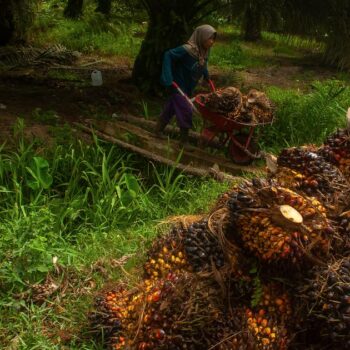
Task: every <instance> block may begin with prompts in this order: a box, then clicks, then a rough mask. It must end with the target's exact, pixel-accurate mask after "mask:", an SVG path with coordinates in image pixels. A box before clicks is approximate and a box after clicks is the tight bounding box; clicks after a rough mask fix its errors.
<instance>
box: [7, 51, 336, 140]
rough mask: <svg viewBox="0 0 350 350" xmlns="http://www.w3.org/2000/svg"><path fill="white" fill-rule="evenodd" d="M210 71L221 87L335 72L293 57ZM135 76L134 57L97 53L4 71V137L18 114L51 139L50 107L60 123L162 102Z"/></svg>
mask: <svg viewBox="0 0 350 350" xmlns="http://www.w3.org/2000/svg"><path fill="white" fill-rule="evenodd" d="M94 62H95V63H94ZM91 63H92V64H91ZM94 69H99V70H101V71H102V74H103V80H104V83H103V85H102V86H100V87H93V86H91V83H90V79H91V78H90V74H91V72H92V71H93V70H94ZM211 73H212V77H213V79H214V81H215V82H216V84H217V86H225V85H228V84H239V86H240V87H241V88H245V89H248V88H252V87H255V88H258V89H264V88H266V87H267V86H271V85H274V86H278V87H281V88H293V89H301V90H305V89H306V87H307V86H308V84H309V83H310V81H312V80H316V79H319V80H323V79H328V78H331V77H333V76H334V75H335V72H334V71H331V70H325V69H322V68H320V67H312V66H311V67H310V66H307V67H305V66H302V65H293V64H291V63H290V62H288V61H284V62H283V61H281V62H280V63H279V64H278V65H275V66H272V67H268V68H254V69H248V70H242V71H239V72H236V73H234V76H232V77H231V76H229V75H228V73H227V72H224V71H222V70H220V69H219V68H217V67H212V69H211ZM230 74H232V73H230ZM130 76H131V62H130V61H129V60H127V59H125V60H123V59H120V58H103V59H100V58H99V57H93V56H85V57H83V58H81V59H79V60H78V61H77V62H76V64H75V65H72V66H59V67H34V68H33V67H31V68H28V67H27V68H23V67H21V68H16V69H11V70H7V71H6V70H2V71H0V142H3V141H4V140H5V139H6V138H8V137H11V135H12V126H13V124H14V122H15V121H16V119H17V118H18V117H20V118H23V119H24V120H25V125H26V127H27V133H28V134H30V135H34V136H37V137H40V138H42V139H44V140H48V139H49V138H50V133H49V128H48V125H46V124H50V123H49V122H46V121H45V113H46V112H47V111H52V112H54V113H55V114H56V115H57V116H58V121H59V123H60V124H64V123H67V122H68V123H71V122H73V121H78V120H80V119H82V118H97V119H99V118H106V116H111V115H112V114H113V113H119V114H122V113H129V114H134V115H140V114H142V113H143V112H144V111H143V110H142V103H141V101H143V100H144V101H147V103H148V104H149V106H151V105H152V104H153V105H156V106H158V105H159V106H161V105H162V104H163V101H162V99H160V98H149V97H146V96H143V95H142V94H141V93H140V92H139V91H138V89H137V88H136V87H135V86H134V85H132V83H131V81H130ZM159 108H160V107H159ZM38 109H39V111H41V114H42V118H41V120H39V121H38V120H35V118H34V117H33V114H34V112H35V110H38ZM52 112H51V113H52ZM150 114H151V118H152V117H153V116H152V114H154V113H153V112H152V111H150ZM154 117H155V116H154Z"/></svg>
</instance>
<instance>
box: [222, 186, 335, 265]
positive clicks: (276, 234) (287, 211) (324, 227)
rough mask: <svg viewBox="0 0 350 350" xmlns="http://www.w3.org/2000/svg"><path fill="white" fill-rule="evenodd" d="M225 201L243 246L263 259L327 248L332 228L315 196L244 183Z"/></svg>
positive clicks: (298, 257) (323, 251) (293, 256)
mask: <svg viewBox="0 0 350 350" xmlns="http://www.w3.org/2000/svg"><path fill="white" fill-rule="evenodd" d="M260 185H262V183H261V184H260ZM228 205H229V208H230V210H231V217H232V221H233V223H234V225H235V228H236V232H237V233H238V237H239V238H240V240H241V241H242V243H243V246H244V247H245V248H246V249H248V250H249V251H251V252H252V253H254V254H255V255H256V256H257V257H258V258H260V259H262V260H263V261H266V262H273V261H278V260H283V259H291V260H292V261H293V262H296V261H298V260H301V259H302V258H303V257H304V256H305V254H306V252H309V250H312V252H314V253H315V254H317V255H322V254H326V253H327V252H328V248H329V243H330V238H331V235H332V234H333V232H334V230H333V228H332V227H331V225H330V222H329V220H328V219H327V217H326V210H325V208H324V207H323V206H322V205H321V203H320V202H319V201H318V200H316V199H311V198H308V197H304V196H302V195H300V194H297V193H296V192H293V191H291V190H289V189H287V188H282V187H279V186H275V185H271V184H269V183H268V182H265V184H264V185H263V186H261V187H260V188H256V187H255V186H254V183H251V184H249V183H245V184H244V185H241V186H240V187H239V188H238V189H237V191H236V192H234V193H233V194H232V196H231V199H230V200H229V203H228Z"/></svg>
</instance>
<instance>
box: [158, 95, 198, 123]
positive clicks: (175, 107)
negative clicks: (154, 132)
mask: <svg viewBox="0 0 350 350" xmlns="http://www.w3.org/2000/svg"><path fill="white" fill-rule="evenodd" d="M174 115H175V116H176V121H177V125H178V126H179V128H183V129H191V128H192V108H191V106H190V105H189V103H188V102H187V101H186V99H185V98H184V97H183V96H181V95H180V94H176V93H175V94H172V95H171V96H170V98H169V100H168V101H167V103H166V104H165V107H164V110H163V112H162V114H161V118H162V119H163V121H164V123H165V124H168V123H169V122H170V120H171V118H172V117H173V116H174Z"/></svg>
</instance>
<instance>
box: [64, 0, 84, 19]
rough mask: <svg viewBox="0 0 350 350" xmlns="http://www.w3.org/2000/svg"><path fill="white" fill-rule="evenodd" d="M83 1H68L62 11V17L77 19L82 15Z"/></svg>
mask: <svg viewBox="0 0 350 350" xmlns="http://www.w3.org/2000/svg"><path fill="white" fill-rule="evenodd" d="M83 4H84V0H68V3H67V6H66V8H65V9H64V16H65V17H67V18H71V19H77V18H79V17H81V15H82V14H83Z"/></svg>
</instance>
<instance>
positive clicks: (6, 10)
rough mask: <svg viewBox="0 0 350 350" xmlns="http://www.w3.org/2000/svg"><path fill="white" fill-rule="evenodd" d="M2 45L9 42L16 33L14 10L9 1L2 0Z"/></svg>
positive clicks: (0, 23)
mask: <svg viewBox="0 0 350 350" xmlns="http://www.w3.org/2000/svg"><path fill="white" fill-rule="evenodd" d="M0 8H1V11H0V46H3V45H6V44H8V43H9V42H10V41H11V39H12V38H13V36H14V33H15V22H14V11H13V8H12V6H11V3H10V2H9V1H0Z"/></svg>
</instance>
